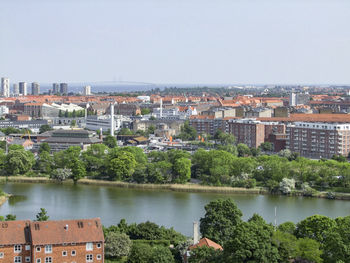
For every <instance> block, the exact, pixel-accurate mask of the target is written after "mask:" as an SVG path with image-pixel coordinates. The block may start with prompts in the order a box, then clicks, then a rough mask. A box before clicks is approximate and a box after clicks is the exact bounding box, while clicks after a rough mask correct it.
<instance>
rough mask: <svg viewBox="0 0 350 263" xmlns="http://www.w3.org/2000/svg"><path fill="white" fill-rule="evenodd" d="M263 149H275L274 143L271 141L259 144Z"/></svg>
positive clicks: (269, 150)
mask: <svg viewBox="0 0 350 263" xmlns="http://www.w3.org/2000/svg"><path fill="white" fill-rule="evenodd" d="M259 147H260V148H261V150H263V151H268V152H271V151H272V150H273V145H272V143H271V142H263V143H262V144H260V146H259Z"/></svg>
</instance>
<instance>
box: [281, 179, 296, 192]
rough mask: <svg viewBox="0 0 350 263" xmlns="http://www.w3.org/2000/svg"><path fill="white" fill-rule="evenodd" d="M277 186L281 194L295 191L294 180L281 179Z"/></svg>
mask: <svg viewBox="0 0 350 263" xmlns="http://www.w3.org/2000/svg"><path fill="white" fill-rule="evenodd" d="M279 186H280V191H281V192H282V193H283V194H290V193H291V192H292V191H293V190H294V189H295V180H294V179H288V178H283V179H282V182H280V184H279Z"/></svg>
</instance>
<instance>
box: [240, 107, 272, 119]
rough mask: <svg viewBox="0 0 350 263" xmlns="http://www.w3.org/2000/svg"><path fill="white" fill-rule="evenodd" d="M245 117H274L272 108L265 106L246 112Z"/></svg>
mask: <svg viewBox="0 0 350 263" xmlns="http://www.w3.org/2000/svg"><path fill="white" fill-rule="evenodd" d="M245 117H246V118H261V117H267V118H270V117H272V109H270V108H263V107H258V108H252V109H250V110H249V111H246V112H245Z"/></svg>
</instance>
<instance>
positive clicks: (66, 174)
mask: <svg viewBox="0 0 350 263" xmlns="http://www.w3.org/2000/svg"><path fill="white" fill-rule="evenodd" d="M71 176H72V170H71V169H67V168H57V169H56V170H54V171H53V172H52V173H51V174H50V178H51V179H55V180H57V181H60V182H62V181H64V180H66V179H68V178H70V177H71Z"/></svg>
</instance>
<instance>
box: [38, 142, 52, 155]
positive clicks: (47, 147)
mask: <svg viewBox="0 0 350 263" xmlns="http://www.w3.org/2000/svg"><path fill="white" fill-rule="evenodd" d="M50 151H51V148H50V145H49V144H48V143H47V142H43V143H41V144H40V147H39V153H42V152H48V153H50Z"/></svg>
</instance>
